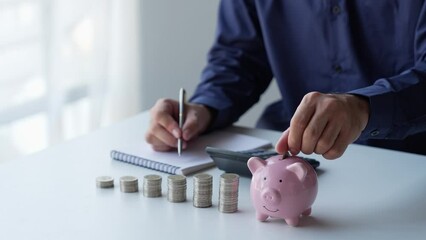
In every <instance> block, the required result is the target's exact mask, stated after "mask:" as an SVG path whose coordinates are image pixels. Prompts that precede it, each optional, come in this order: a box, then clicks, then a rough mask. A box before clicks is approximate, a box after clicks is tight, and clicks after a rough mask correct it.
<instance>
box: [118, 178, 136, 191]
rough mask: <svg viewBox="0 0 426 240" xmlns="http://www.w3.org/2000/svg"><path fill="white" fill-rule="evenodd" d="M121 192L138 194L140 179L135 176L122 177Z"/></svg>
mask: <svg viewBox="0 0 426 240" xmlns="http://www.w3.org/2000/svg"><path fill="white" fill-rule="evenodd" d="M120 190H121V191H122V192H125V193H132V192H137V191H138V190H139V185H138V178H137V177H133V176H123V177H121V178H120Z"/></svg>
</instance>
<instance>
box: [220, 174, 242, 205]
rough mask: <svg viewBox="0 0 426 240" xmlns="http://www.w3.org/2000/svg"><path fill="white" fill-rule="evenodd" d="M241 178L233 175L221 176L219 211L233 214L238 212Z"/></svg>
mask: <svg viewBox="0 0 426 240" xmlns="http://www.w3.org/2000/svg"><path fill="white" fill-rule="evenodd" d="M238 185H239V176H238V175H237V174H233V173H224V174H222V175H220V182H219V211H221V212H224V213H233V212H236V211H237V210H238Z"/></svg>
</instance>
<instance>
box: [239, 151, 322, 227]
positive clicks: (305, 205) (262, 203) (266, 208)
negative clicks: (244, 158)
mask: <svg viewBox="0 0 426 240" xmlns="http://www.w3.org/2000/svg"><path fill="white" fill-rule="evenodd" d="M247 165H248V167H249V169H250V171H251V173H252V174H253V178H252V180H251V187H250V194H251V199H252V202H253V205H254V208H255V209H256V218H257V219H258V220H259V221H265V220H266V219H267V218H268V217H275V218H282V219H284V220H285V221H286V223H287V224H288V225H290V226H297V225H298V223H299V217H300V215H304V216H308V215H310V214H311V206H312V204H313V203H314V201H315V198H316V196H317V192H318V182H317V174H316V172H315V170H314V169H313V167H312V166H311V165H309V163H307V162H306V161H305V160H303V159H301V158H299V157H296V156H291V157H286V158H284V159H283V156H282V155H276V156H273V157H270V158H268V159H267V160H266V161H265V160H262V159H260V158H258V157H252V158H250V159H249V161H248V162H247Z"/></svg>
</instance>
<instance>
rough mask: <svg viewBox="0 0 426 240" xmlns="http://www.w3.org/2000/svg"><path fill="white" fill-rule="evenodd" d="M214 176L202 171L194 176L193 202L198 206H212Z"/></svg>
mask: <svg viewBox="0 0 426 240" xmlns="http://www.w3.org/2000/svg"><path fill="white" fill-rule="evenodd" d="M212 192H213V177H212V176H211V175H209V174H205V173H201V174H196V175H195V176H194V194H193V204H194V207H197V208H207V207H211V206H212Z"/></svg>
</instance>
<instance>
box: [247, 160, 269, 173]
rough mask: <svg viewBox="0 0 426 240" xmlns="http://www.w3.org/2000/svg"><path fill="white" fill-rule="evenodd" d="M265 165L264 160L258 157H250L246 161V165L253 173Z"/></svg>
mask: <svg viewBox="0 0 426 240" xmlns="http://www.w3.org/2000/svg"><path fill="white" fill-rule="evenodd" d="M265 165H266V161H265V160H263V159H261V158H258V157H251V158H250V159H249V160H248V162H247V166H248V168H249V169H250V172H251V173H252V174H254V172H256V171H257V169H260V168H263V167H264V166H265Z"/></svg>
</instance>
